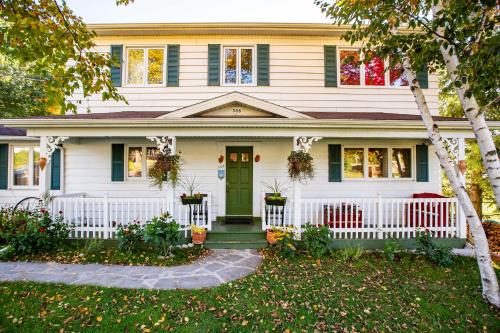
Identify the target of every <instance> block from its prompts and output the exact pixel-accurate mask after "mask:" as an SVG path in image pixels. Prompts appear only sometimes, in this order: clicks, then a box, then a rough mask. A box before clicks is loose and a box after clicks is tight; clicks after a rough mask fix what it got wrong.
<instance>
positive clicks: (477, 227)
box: [404, 57, 500, 307]
mask: <svg viewBox="0 0 500 333" xmlns="http://www.w3.org/2000/svg"><path fill="white" fill-rule="evenodd" d="M404 69H405V75H406V78H407V79H408V82H410V89H411V91H412V93H413V96H414V97H415V101H416V103H417V105H418V109H419V111H420V114H421V116H422V120H423V122H424V124H425V127H426V129H427V133H428V134H429V138H430V139H431V141H432V144H433V145H434V147H435V148H436V155H437V156H438V158H439V162H440V164H441V167H442V168H443V170H444V172H445V174H446V177H447V178H448V179H449V181H450V184H451V186H452V188H453V191H454V192H455V195H456V196H457V198H458V201H459V203H460V206H461V207H462V209H463V211H464V213H465V216H466V218H467V223H468V224H469V229H470V232H471V234H472V237H473V239H474V243H475V245H476V248H475V250H476V259H477V264H478V266H479V272H480V275H481V284H482V287H483V297H484V298H485V299H486V300H487V301H489V302H490V303H492V304H494V305H495V306H497V307H500V291H499V287H498V280H497V276H496V274H495V270H494V269H493V266H492V262H491V256H490V252H489V247H488V240H487V239H486V234H485V233H484V229H483V225H482V224H481V221H480V220H479V217H478V215H477V212H476V210H475V209H474V205H473V204H472V201H471V200H470V197H469V195H468V194H467V191H466V190H465V185H464V184H463V183H462V181H461V180H460V176H459V171H458V168H457V167H456V165H455V164H454V163H453V162H452V161H451V159H450V156H449V153H448V151H447V150H446V147H445V144H444V141H443V138H442V137H441V134H440V132H439V129H438V126H437V125H436V124H435V123H434V119H433V118H432V115H431V113H430V111H429V107H428V106H427V102H426V100H425V96H424V94H423V92H422V89H421V88H420V85H419V84H418V80H417V76H416V74H415V72H414V71H413V69H412V68H411V64H410V61H409V58H408V57H405V59H404Z"/></svg>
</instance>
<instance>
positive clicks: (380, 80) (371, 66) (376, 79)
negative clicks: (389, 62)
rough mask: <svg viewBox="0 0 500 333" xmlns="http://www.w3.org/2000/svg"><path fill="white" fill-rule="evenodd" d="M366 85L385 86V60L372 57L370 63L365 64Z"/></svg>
mask: <svg viewBox="0 0 500 333" xmlns="http://www.w3.org/2000/svg"><path fill="white" fill-rule="evenodd" d="M365 84H366V85H367V86H384V85H385V65H384V59H382V58H380V57H377V56H372V57H371V59H370V61H369V62H367V63H365Z"/></svg>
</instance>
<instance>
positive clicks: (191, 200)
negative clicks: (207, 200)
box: [181, 197, 203, 205]
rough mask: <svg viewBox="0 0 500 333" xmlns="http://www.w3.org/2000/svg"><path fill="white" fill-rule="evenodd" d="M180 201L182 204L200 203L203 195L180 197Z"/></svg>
mask: <svg viewBox="0 0 500 333" xmlns="http://www.w3.org/2000/svg"><path fill="white" fill-rule="evenodd" d="M181 202H182V204H183V205H201V204H202V203H203V197H199V198H198V197H181Z"/></svg>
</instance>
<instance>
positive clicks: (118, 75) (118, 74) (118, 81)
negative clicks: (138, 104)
mask: <svg viewBox="0 0 500 333" xmlns="http://www.w3.org/2000/svg"><path fill="white" fill-rule="evenodd" d="M111 59H112V60H113V63H112V65H111V82H113V85H114V86H115V87H121V86H122V64H123V45H111Z"/></svg>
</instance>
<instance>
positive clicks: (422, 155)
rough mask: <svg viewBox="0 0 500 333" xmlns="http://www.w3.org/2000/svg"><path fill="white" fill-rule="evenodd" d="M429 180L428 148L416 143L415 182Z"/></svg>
mask: <svg viewBox="0 0 500 333" xmlns="http://www.w3.org/2000/svg"><path fill="white" fill-rule="evenodd" d="M428 181H429V148H428V147H427V146H426V145H417V182H428Z"/></svg>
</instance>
